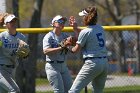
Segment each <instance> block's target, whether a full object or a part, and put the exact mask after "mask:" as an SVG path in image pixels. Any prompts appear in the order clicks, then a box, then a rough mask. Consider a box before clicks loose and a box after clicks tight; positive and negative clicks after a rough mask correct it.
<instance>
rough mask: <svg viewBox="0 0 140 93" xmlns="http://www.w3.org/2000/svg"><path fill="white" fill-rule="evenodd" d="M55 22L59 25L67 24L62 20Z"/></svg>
mask: <svg viewBox="0 0 140 93" xmlns="http://www.w3.org/2000/svg"><path fill="white" fill-rule="evenodd" d="M55 22H57V23H59V24H65V21H64V20H62V19H59V20H56V21H55Z"/></svg>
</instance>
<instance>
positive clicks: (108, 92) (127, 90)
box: [36, 78, 140, 93]
mask: <svg viewBox="0 0 140 93" xmlns="http://www.w3.org/2000/svg"><path fill="white" fill-rule="evenodd" d="M47 84H49V82H48V80H47V79H40V78H39V79H36V85H37V86H41V85H45V86H46V85H47ZM36 93H53V91H47V92H40V91H36ZM81 93H85V91H84V89H83V90H82V91H81ZM88 93H92V92H91V89H88ZM104 93H140V86H138V85H137V86H136V85H133V86H123V87H112V88H105V89H104Z"/></svg>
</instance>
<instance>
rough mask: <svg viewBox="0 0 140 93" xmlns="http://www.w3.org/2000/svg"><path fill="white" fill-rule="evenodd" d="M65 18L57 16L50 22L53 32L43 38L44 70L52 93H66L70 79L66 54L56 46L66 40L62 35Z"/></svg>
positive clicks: (70, 82) (70, 83) (65, 36)
mask: <svg viewBox="0 0 140 93" xmlns="http://www.w3.org/2000/svg"><path fill="white" fill-rule="evenodd" d="M65 22H66V18H65V17H62V16H61V15H57V16H55V17H54V18H53V20H52V24H51V25H52V26H53V30H52V31H50V32H49V33H47V34H46V35H45V37H44V38H43V52H44V54H45V55H46V61H47V63H46V65H45V70H46V74H47V78H48V81H49V82H50V85H51V86H52V87H53V91H54V93H68V90H69V89H70V87H71V85H72V78H71V75H70V72H69V70H68V67H67V65H66V59H67V53H66V52H65V51H64V50H63V48H62V47H60V46H59V45H58V44H59V43H60V42H61V41H62V40H64V39H65V38H67V37H68V36H67V35H66V34H65V33H62V32H61V31H62V29H63V28H64V24H65Z"/></svg>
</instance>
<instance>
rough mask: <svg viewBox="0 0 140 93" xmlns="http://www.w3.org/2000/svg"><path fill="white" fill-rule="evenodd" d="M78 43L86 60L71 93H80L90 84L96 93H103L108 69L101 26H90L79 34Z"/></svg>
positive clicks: (103, 33)
mask: <svg viewBox="0 0 140 93" xmlns="http://www.w3.org/2000/svg"><path fill="white" fill-rule="evenodd" d="M77 43H78V44H79V45H80V46H81V49H82V53H83V58H84V59H85V60H84V65H83V66H82V68H81V70H80V72H79V73H78V75H77V77H76V79H75V80H74V82H73V85H72V87H71V89H70V90H69V93H80V91H81V90H82V89H83V88H84V87H85V86H86V85H88V84H89V83H90V82H92V86H93V88H94V93H103V88H104V85H105V81H106V77H107V67H108V65H107V61H108V60H107V58H106V56H107V50H106V47H105V32H104V30H103V28H102V27H101V26H100V25H93V26H88V27H87V28H86V29H83V30H82V31H81V32H80V33H79V36H78V41H77Z"/></svg>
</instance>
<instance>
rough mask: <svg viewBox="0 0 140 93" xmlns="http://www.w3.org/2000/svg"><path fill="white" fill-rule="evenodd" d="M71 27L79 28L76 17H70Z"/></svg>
mask: <svg viewBox="0 0 140 93" xmlns="http://www.w3.org/2000/svg"><path fill="white" fill-rule="evenodd" d="M69 26H72V27H73V28H77V22H76V20H75V17H74V16H70V18H69Z"/></svg>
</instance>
